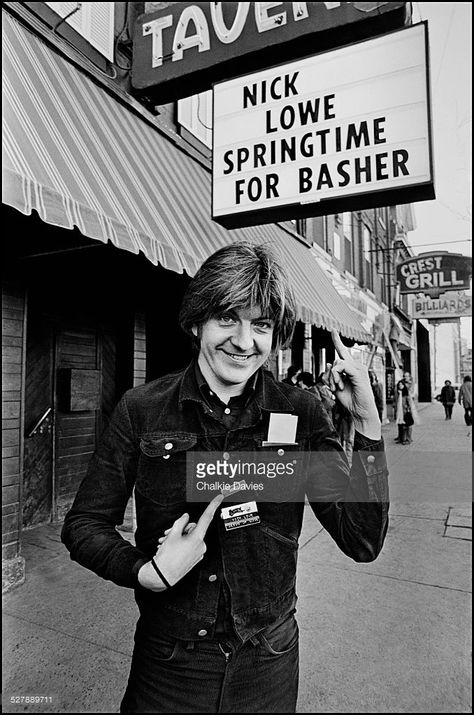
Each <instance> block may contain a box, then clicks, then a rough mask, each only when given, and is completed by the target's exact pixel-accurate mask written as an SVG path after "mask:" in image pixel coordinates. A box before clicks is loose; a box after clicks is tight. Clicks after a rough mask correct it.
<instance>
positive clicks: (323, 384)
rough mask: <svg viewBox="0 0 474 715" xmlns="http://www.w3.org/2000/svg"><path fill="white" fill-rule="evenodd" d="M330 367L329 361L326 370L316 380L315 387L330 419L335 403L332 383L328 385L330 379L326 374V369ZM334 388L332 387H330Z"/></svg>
mask: <svg viewBox="0 0 474 715" xmlns="http://www.w3.org/2000/svg"><path fill="white" fill-rule="evenodd" d="M330 368H331V363H328V369H327V370H326V372H322V373H321V374H320V375H319V377H318V379H317V380H316V389H317V390H318V392H319V397H320V398H321V402H322V403H323V407H324V408H325V410H326V412H327V413H328V415H329V417H330V418H331V419H332V417H333V409H334V403H335V397H334V390H335V388H334V385H331V386H330V385H329V384H328V382H329V381H330V375H329V374H328V371H329V370H330ZM332 388H334V389H332Z"/></svg>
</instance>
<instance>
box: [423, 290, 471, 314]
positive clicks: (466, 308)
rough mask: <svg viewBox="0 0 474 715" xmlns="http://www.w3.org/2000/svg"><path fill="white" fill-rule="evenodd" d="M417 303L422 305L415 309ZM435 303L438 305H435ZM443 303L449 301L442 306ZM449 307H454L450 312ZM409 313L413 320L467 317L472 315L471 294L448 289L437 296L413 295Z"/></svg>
mask: <svg viewBox="0 0 474 715" xmlns="http://www.w3.org/2000/svg"><path fill="white" fill-rule="evenodd" d="M417 303H418V304H420V303H421V304H422V306H423V307H420V308H419V309H418V310H417ZM436 303H439V304H440V305H439V306H436V305H435V304H436ZM443 303H449V305H448V306H445V307H442V304H443ZM453 303H454V304H455V305H453ZM456 304H457V305H456ZM450 308H454V310H453V312H452V313H451V312H450V311H449V309H450ZM410 315H411V318H412V319H413V320H458V319H459V318H469V317H471V316H472V296H470V295H467V293H466V292H465V291H448V292H447V293H443V294H442V295H440V296H439V298H431V297H429V296H424V297H423V298H416V297H413V299H412V303H411V306H410Z"/></svg>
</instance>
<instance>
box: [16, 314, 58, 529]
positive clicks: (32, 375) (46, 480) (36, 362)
mask: <svg viewBox="0 0 474 715" xmlns="http://www.w3.org/2000/svg"><path fill="white" fill-rule="evenodd" d="M52 360H53V333H52V328H51V326H50V325H49V324H48V322H47V321H46V320H45V319H43V318H41V317H40V316H34V317H32V318H31V319H30V320H29V322H28V329H27V341H26V369H25V422H24V423H25V440H24V458H23V526H24V527H28V526H34V525H36V524H42V523H46V522H49V521H50V520H51V516H52V503H53V389H52V367H53V366H52Z"/></svg>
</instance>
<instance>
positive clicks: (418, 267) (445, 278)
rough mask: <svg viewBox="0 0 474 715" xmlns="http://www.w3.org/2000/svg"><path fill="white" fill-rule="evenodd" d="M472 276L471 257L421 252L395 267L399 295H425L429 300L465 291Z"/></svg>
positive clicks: (439, 252) (442, 252)
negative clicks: (445, 294) (447, 293)
mask: <svg viewBox="0 0 474 715" xmlns="http://www.w3.org/2000/svg"><path fill="white" fill-rule="evenodd" d="M471 274H472V259H471V258H469V257H468V256H462V255H461V254H460V253H448V252H447V251H431V252H429V253H420V255H418V256H415V257H414V258H408V259H406V260H405V261H402V262H401V263H399V264H398V265H397V281H398V282H399V283H400V293H425V294H426V295H428V296H431V297H432V298H438V297H439V296H440V295H441V294H442V293H445V292H446V291H460V290H462V289H468V288H469V286H470V278H471ZM423 317H424V316H423Z"/></svg>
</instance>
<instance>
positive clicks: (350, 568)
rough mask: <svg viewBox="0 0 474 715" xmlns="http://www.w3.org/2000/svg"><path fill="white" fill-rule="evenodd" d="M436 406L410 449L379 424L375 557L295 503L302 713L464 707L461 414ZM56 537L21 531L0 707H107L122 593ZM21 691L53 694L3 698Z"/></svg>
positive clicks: (126, 613) (124, 662)
mask: <svg viewBox="0 0 474 715" xmlns="http://www.w3.org/2000/svg"><path fill="white" fill-rule="evenodd" d="M442 412H443V411H442V408H441V407H440V405H438V404H437V403H436V404H434V405H431V404H430V405H428V406H426V407H425V406H423V408H422V409H421V410H420V417H421V419H422V424H421V425H418V426H415V427H414V430H413V433H414V442H413V444H412V445H410V446H409V447H408V446H406V447H404V446H401V445H397V444H395V443H394V442H393V437H394V436H395V435H396V426H395V425H393V424H391V425H386V426H384V428H383V433H384V438H385V441H386V445H387V454H388V462H389V467H390V486H391V493H392V506H391V521H390V528H389V533H388V536H387V541H386V544H385V547H384V550H383V552H382V554H381V555H380V557H379V558H378V559H377V561H375V562H374V563H370V564H356V563H354V562H353V561H351V560H350V559H348V558H347V557H346V556H344V555H343V554H342V553H341V552H340V551H339V550H338V549H337V547H336V546H335V544H334V543H333V542H332V540H331V538H330V537H329V536H328V535H327V534H326V532H324V531H323V530H322V529H321V527H320V526H319V523H318V522H317V521H316V519H315V518H314V517H313V515H312V513H311V510H310V509H309V508H308V507H307V510H306V515H305V520H304V527H303V533H302V535H301V539H300V557H299V570H298V593H299V603H298V620H299V624H300V633H301V678H300V697H299V701H298V712H300V713H309V712H346V713H349V712H351V713H353V712H357V713H368V712H373V713H375V712H383V713H391V712H393V713H400V712H405V713H408V712H409V713H414V712H415V713H416V712H420V713H421V712H431V713H464V712H466V713H467V712H470V663H469V652H470V635H469V634H470V630H471V628H470V608H471V581H470V555H471V543H470V538H471V533H472V530H471V509H470V501H471V495H470V485H469V481H470V480H469V477H470V467H469V466H468V465H469V464H470V434H469V433H470V428H467V427H465V425H464V424H463V420H462V414H461V413H462V411H461V410H460V409H456V408H455V412H454V417H453V420H452V422H444V416H443V414H442ZM466 469H467V471H466ZM414 481H415V483H416V486H417V489H416V493H414V490H413V482H414ZM460 497H461V498H460ZM468 501H469V504H467V503H466V502H468ZM59 532H60V526H57V525H48V526H43V527H38V528H35V529H32V530H30V531H28V532H25V534H24V537H25V538H24V549H23V556H25V558H26V569H27V570H26V582H25V583H24V584H23V585H22V586H20V587H19V588H17V589H15V590H14V591H12V592H11V593H9V594H7V595H6V596H5V597H4V616H3V630H4V676H3V678H4V687H3V693H4V699H3V711H4V712H50V713H73V712H79V713H93V712H117V711H118V708H119V704H120V700H121V696H122V693H123V691H124V688H125V684H126V679H127V676H128V670H129V665H130V657H131V653H132V648H133V632H134V623H135V620H136V616H137V609H136V606H135V604H134V601H133V594H132V592H131V591H129V590H128V589H121V588H119V587H117V586H115V585H114V584H112V583H110V582H105V581H102V580H101V579H99V578H97V577H95V576H94V575H93V574H91V573H90V572H88V571H87V570H85V569H83V568H81V567H80V566H78V565H77V564H74V563H72V562H71V561H70V559H69V556H68V554H67V552H66V550H65V548H64V547H63V546H62V544H61V543H60V539H59ZM32 695H36V696H48V697H52V698H53V701H52V702H48V703H37V704H34V703H33V704H30V703H25V702H23V703H19V704H11V702H10V698H11V697H13V696H32Z"/></svg>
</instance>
